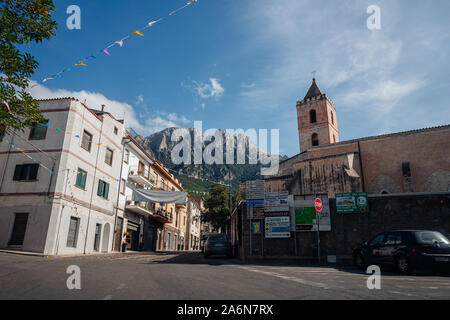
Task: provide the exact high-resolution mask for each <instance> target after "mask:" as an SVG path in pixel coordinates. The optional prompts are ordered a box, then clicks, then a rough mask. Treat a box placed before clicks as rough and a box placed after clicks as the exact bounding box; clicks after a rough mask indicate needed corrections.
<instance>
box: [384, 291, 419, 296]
mask: <svg viewBox="0 0 450 320" xmlns="http://www.w3.org/2000/svg"><path fill="white" fill-rule="evenodd" d="M389 292H390V293H393V294H399V295H403V296H408V297H414V296H415V295H413V294H411V293H403V292H398V291H389Z"/></svg>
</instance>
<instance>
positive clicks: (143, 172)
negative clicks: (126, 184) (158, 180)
mask: <svg viewBox="0 0 450 320" xmlns="http://www.w3.org/2000/svg"><path fill="white" fill-rule="evenodd" d="M128 177H129V178H130V180H133V181H134V182H136V183H138V184H140V185H142V186H145V187H148V186H150V185H154V184H155V181H154V179H153V177H151V176H150V171H149V169H148V167H138V166H132V167H130V170H129V175H128Z"/></svg>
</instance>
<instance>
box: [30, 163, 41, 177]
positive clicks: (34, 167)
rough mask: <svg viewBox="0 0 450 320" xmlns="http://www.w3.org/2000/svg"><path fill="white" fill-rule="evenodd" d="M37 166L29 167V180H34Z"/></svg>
mask: <svg viewBox="0 0 450 320" xmlns="http://www.w3.org/2000/svg"><path fill="white" fill-rule="evenodd" d="M38 169H39V165H38V164H32V165H31V166H30V176H29V180H36V178H37V173H38Z"/></svg>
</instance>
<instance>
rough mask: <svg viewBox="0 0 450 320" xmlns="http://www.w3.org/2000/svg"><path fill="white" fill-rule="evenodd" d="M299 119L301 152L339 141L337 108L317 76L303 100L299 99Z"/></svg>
mask: <svg viewBox="0 0 450 320" xmlns="http://www.w3.org/2000/svg"><path fill="white" fill-rule="evenodd" d="M297 119H298V135H299V143H300V152H303V151H306V150H308V149H310V148H312V147H316V146H322V145H327V144H332V143H336V142H339V131H338V126H337V118H336V108H335V106H334V103H333V102H332V101H331V100H330V99H329V98H328V97H327V95H326V94H324V93H322V91H320V89H319V87H318V86H317V83H316V79H315V78H313V80H312V84H311V87H310V88H309V90H308V92H307V93H306V96H305V97H304V98H303V100H302V101H297Z"/></svg>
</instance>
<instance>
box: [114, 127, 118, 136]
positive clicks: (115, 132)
mask: <svg viewBox="0 0 450 320" xmlns="http://www.w3.org/2000/svg"><path fill="white" fill-rule="evenodd" d="M117 132H119V129H117V127H114V134H115V135H117Z"/></svg>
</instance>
